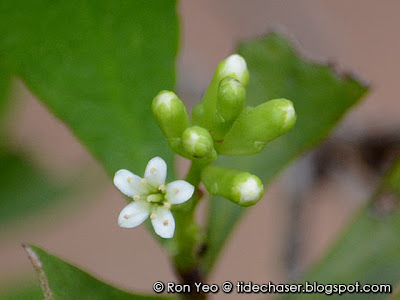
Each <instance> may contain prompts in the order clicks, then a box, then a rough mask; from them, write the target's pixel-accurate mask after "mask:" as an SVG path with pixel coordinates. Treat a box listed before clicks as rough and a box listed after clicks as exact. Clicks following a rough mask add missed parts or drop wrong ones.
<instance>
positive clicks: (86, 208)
mask: <svg viewBox="0 0 400 300" xmlns="http://www.w3.org/2000/svg"><path fill="white" fill-rule="evenodd" d="M399 9H400V2H398V1H395V0H392V1H389V0H384V1H373V0H350V1H348V0H340V1H311V0H297V1H294V0H293V1H261V0H247V1H239V0H223V1H222V0H219V1H213V0H203V1H195V0H184V1H182V2H181V4H180V7H179V10H180V15H181V17H182V34H183V38H182V41H181V44H182V48H181V53H180V58H179V62H178V72H179V91H180V94H181V95H182V96H183V97H182V98H183V99H184V101H186V102H187V103H193V102H194V101H198V100H199V99H200V96H201V94H202V92H203V91H204V89H205V88H206V86H207V84H208V80H209V79H210V78H211V75H212V73H213V70H214V68H215V66H216V64H217V63H218V62H219V61H220V60H221V59H223V58H224V57H226V56H227V55H229V54H231V53H232V52H233V49H234V45H235V44H236V42H238V41H240V40H242V39H249V38H252V37H257V36H260V35H262V34H264V33H265V32H267V31H269V30H271V29H277V30H279V31H281V32H284V33H285V34H287V35H288V36H289V37H291V38H292V39H294V40H295V43H296V45H297V47H298V49H299V50H300V51H301V52H302V53H303V54H304V55H306V56H307V57H310V58H313V59H315V60H318V61H327V60H330V61H334V62H335V63H336V64H337V66H338V68H339V69H343V70H351V71H353V72H355V73H357V74H359V75H360V76H361V77H362V78H363V79H367V80H368V82H371V83H372V91H371V92H370V93H369V95H368V96H367V98H366V99H365V101H364V102H363V103H362V104H361V105H359V106H358V107H356V108H355V109H354V110H352V111H351V112H350V113H349V114H348V115H347V116H346V119H345V120H344V122H343V123H342V124H341V126H340V127H339V128H338V129H337V130H336V132H335V136H336V137H337V138H339V139H345V140H357V139H360V137H361V138H362V137H363V136H365V135H368V134H381V133H384V132H389V131H396V130H397V132H399V129H400V118H399V116H400V105H399V101H398V94H399V92H398V80H399V78H400V68H399V67H398V66H399V63H400V56H399V53H400V39H399V38H398V32H399V29H400V19H399V18H398V13H399ZM15 97H16V98H17V99H18V100H19V102H18V105H17V106H16V107H15V110H14V111H13V114H12V116H11V117H10V121H9V123H8V128H9V134H10V139H11V142H12V144H13V145H14V147H16V148H23V149H25V152H27V153H29V155H30V156H31V157H33V159H34V161H35V163H36V164H37V165H38V166H39V167H40V168H42V169H43V170H45V171H47V172H49V173H50V174H52V175H54V176H65V178H67V177H68V174H72V173H74V171H76V170H78V169H79V167H80V166H81V165H85V164H86V165H89V166H91V167H92V168H93V169H94V170H96V172H97V174H98V178H96V180H97V181H98V186H99V190H98V194H97V195H96V196H95V197H93V196H91V197H92V198H93V199H91V200H90V201H86V200H85V202H86V203H85V204H84V205H83V206H80V208H79V210H78V211H75V212H74V213H73V214H64V215H61V216H60V217H59V218H58V219H56V218H55V217H54V215H55V214H57V212H56V210H55V211H53V210H51V211H46V212H45V213H44V214H43V215H42V217H41V218H37V217H32V218H29V219H27V220H26V221H25V222H24V223H21V224H18V226H12V227H6V228H0V289H1V287H2V286H4V285H5V282H8V281H9V280H10V278H18V277H19V276H20V274H25V275H26V276H32V275H33V271H32V270H31V267H30V265H29V263H28V261H27V259H26V257H25V255H24V252H23V251H22V249H21V247H20V242H21V241H27V242H30V243H34V244H37V245H40V246H41V247H43V248H45V249H47V250H49V251H50V252H52V253H55V254H57V255H59V256H60V257H63V258H64V259H66V260H68V261H70V262H73V263H74V264H76V265H78V266H80V267H82V268H83V269H86V270H88V271H89V272H90V273H93V274H95V275H96V276H98V277H101V278H103V279H105V280H107V281H109V282H112V283H114V284H116V285H118V286H121V287H125V288H128V289H134V290H141V291H147V292H151V286H152V283H154V282H155V281H156V280H161V281H172V280H174V275H173V272H172V270H171V268H170V266H169V263H168V261H167V259H166V257H165V255H164V254H163V252H162V250H161V249H160V248H159V247H158V245H157V244H156V242H155V241H154V240H153V239H152V238H151V236H150V235H149V234H148V233H147V232H146V230H145V229H144V228H143V227H140V228H138V229H135V230H122V229H120V228H119V227H118V225H117V222H116V220H117V216H118V214H119V211H120V210H121V208H122V207H123V206H124V204H125V203H124V199H123V197H122V195H121V194H120V193H119V192H118V191H117V190H116V189H115V188H114V186H113V185H112V182H111V180H108V179H107V178H106V175H105V173H104V172H103V170H102V169H101V167H100V166H99V165H98V163H97V162H95V161H94V160H93V159H92V158H90V156H89V154H88V153H87V151H86V150H85V149H84V148H83V147H82V146H81V145H80V144H79V143H78V142H77V141H76V140H75V138H74V137H73V136H72V135H71V133H70V132H69V131H68V129H67V128H66V127H65V126H64V125H63V124H61V123H59V122H58V121H57V120H56V119H55V118H54V117H53V116H51V115H50V114H49V113H48V112H47V111H46V110H45V108H43V107H42V106H41V105H40V104H39V103H38V101H37V100H36V99H34V97H33V96H32V95H31V94H30V93H29V92H28V91H27V90H25V89H24V88H23V87H22V85H19V86H18V90H17V91H16V96H15ZM349 155H352V156H351V157H352V159H351V161H352V163H351V164H349V165H348V166H347V167H346V169H345V170H339V171H337V172H336V171H335V172H334V174H333V175H332V176H330V177H329V180H323V181H321V182H319V183H318V185H317V186H316V188H313V189H311V190H308V189H307V190H305V191H304V189H303V191H302V192H303V193H304V195H305V197H306V198H307V199H308V200H307V202H306V204H305V205H304V206H303V209H302V212H301V216H300V225H301V231H300V232H299V233H298V239H297V240H298V242H299V243H298V244H297V246H296V253H295V256H296V262H295V264H294V266H293V265H292V266H291V267H290V266H289V269H288V266H287V264H286V263H285V255H286V251H287V250H286V249H287V245H288V243H289V245H290V242H288V237H287V234H288V231H289V230H290V225H288V224H290V221H291V218H292V215H290V214H289V213H288V212H290V209H289V207H290V205H291V203H292V202H291V201H293V199H292V198H293V194H294V195H296V192H298V190H293V188H291V189H288V188H287V187H289V186H290V187H291V186H296V185H297V186H300V189H301V186H302V184H303V183H304V181H299V178H301V177H302V176H297V175H296V174H302V172H304V170H307V168H308V167H309V165H308V164H309V161H308V160H307V158H306V159H303V160H302V161H301V162H300V163H298V164H296V165H295V166H293V167H291V168H290V169H289V170H287V171H285V172H284V173H283V174H282V175H281V176H280V177H279V179H278V180H277V181H276V182H275V183H274V184H273V185H272V186H271V187H269V189H268V190H267V192H266V195H265V197H264V199H263V200H262V201H261V202H260V203H259V204H258V208H257V209H253V210H251V211H250V213H249V214H248V215H247V216H246V217H245V218H244V220H243V222H242V223H241V225H240V228H238V230H237V232H236V234H235V236H234V237H233V238H232V239H231V240H230V241H229V244H228V245H227V247H226V251H225V252H224V255H223V258H222V259H221V261H220V262H219V264H218V266H217V268H216V270H215V272H214V273H213V275H212V277H211V279H210V282H211V283H222V282H223V281H225V280H231V281H233V282H235V281H238V280H243V281H250V280H253V281H255V282H259V283H263V282H268V281H273V282H276V283H279V282H286V281H287V280H288V278H292V276H293V275H296V274H298V272H299V271H302V270H304V269H305V268H306V267H307V266H308V265H309V264H310V263H312V262H314V261H315V260H316V259H318V257H320V256H321V255H322V253H323V252H324V250H325V249H326V248H327V247H329V245H330V244H331V243H332V241H333V240H334V238H335V237H336V236H337V234H338V233H339V232H340V230H341V229H342V228H343V227H344V226H345V225H346V224H347V222H348V220H349V217H350V216H351V215H352V213H353V212H354V211H355V210H356V209H357V208H358V207H359V206H360V204H361V203H362V202H363V199H365V196H366V195H367V193H368V191H369V186H370V179H369V177H368V175H366V174H365V170H364V167H363V165H362V164H361V163H360V164H359V163H358V162H357V158H358V154H357V152H355V153H353V152H352V154H349ZM353 158H354V159H353ZM299 172H301V173H299ZM82 176H85V174H82ZM304 184H307V182H305V183H304ZM82 201H83V200H82ZM68 209H70V208H67V210H68ZM61 210H64V208H63V207H62V208H61ZM58 211H59V210H58ZM52 214H53V215H52ZM57 216H58V214H57ZM200 217H201V216H200ZM224 297H227V295H222V294H218V295H216V296H214V298H215V299H219V298H224ZM229 297H230V298H232V299H236V298H237V299H240V298H241V297H240V296H237V295H234V294H231V295H229ZM253 297H254V298H257V299H258V298H262V296H261V295H253Z"/></svg>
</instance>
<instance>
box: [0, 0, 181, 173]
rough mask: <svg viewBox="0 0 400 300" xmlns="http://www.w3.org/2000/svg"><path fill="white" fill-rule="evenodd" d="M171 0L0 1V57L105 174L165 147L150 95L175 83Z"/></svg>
mask: <svg viewBox="0 0 400 300" xmlns="http://www.w3.org/2000/svg"><path fill="white" fill-rule="evenodd" d="M177 45H178V19H177V16H176V12H175V1H143V0H142V1H97V0H84V1H78V2H71V1H51V2H49V1H45V0H39V1H2V2H1V3H0V57H2V59H3V61H4V62H5V63H7V67H9V69H10V70H11V72H12V73H13V74H15V75H17V76H18V77H20V78H21V79H22V80H23V81H24V82H25V84H26V85H27V87H28V88H29V89H30V90H31V91H32V92H33V93H34V94H35V95H36V96H37V97H38V98H39V99H40V100H41V101H43V103H45V105H46V106H47V107H48V108H49V109H50V110H51V111H52V112H53V113H54V114H55V115H56V116H57V117H58V118H60V119H61V120H62V121H63V122H65V123H66V124H67V125H68V126H69V127H70V128H71V130H72V131H73V132H74V134H75V135H76V136H77V137H78V138H79V140H80V141H81V142H82V143H83V144H84V145H86V146H87V147H88V148H89V150H90V151H91V152H92V153H93V155H94V156H95V157H96V158H98V159H99V160H100V162H101V163H102V164H103V165H104V167H105V168H106V170H107V171H108V173H109V174H110V175H111V174H113V173H114V172H115V171H117V170H118V169H122V168H127V169H131V170H132V171H134V172H139V171H141V170H143V169H144V167H145V164H146V162H147V161H148V160H149V158H152V157H153V156H156V155H159V156H161V157H163V158H164V159H165V160H167V161H168V162H170V161H171V157H172V155H171V153H170V152H169V150H168V146H167V142H166V141H165V139H164V138H163V137H162V135H161V132H160V130H159V129H158V128H157V124H156V123H155V122H154V120H153V118H152V115H151V100H152V98H153V97H154V96H155V95H156V94H157V93H158V92H159V91H160V90H162V89H168V90H171V89H173V86H174V82H175V66H174V65H175V57H176V53H177Z"/></svg>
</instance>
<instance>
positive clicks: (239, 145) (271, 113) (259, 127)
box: [216, 99, 296, 155]
mask: <svg viewBox="0 0 400 300" xmlns="http://www.w3.org/2000/svg"><path fill="white" fill-rule="evenodd" d="M295 122H296V113H295V110H294V108H293V103H292V102H291V101H289V100H286V99H275V100H271V101H268V102H265V103H263V104H260V105H258V106H256V107H254V108H252V107H246V108H245V109H244V110H243V111H242V113H241V114H240V116H239V117H238V118H237V119H236V121H235V123H233V125H232V128H231V129H230V130H229V132H228V133H227V134H226V135H225V137H224V140H223V141H222V142H221V143H218V144H216V150H217V152H218V153H220V154H224V155H250V154H255V153H258V152H260V151H262V150H263V149H264V147H265V145H266V144H267V143H268V142H270V141H272V140H274V139H276V138H278V137H279V136H281V135H283V134H285V133H286V132H288V131H289V130H290V129H291V128H292V127H293V125H294V124H295Z"/></svg>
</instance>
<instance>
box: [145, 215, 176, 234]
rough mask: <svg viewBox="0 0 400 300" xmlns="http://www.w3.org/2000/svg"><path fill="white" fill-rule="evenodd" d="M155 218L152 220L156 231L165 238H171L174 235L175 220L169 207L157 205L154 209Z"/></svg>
mask: <svg viewBox="0 0 400 300" xmlns="http://www.w3.org/2000/svg"><path fill="white" fill-rule="evenodd" d="M152 214H154V215H155V218H154V219H152V220H151V223H152V224H153V228H154V231H155V232H156V233H157V234H158V235H159V236H161V237H162V238H164V239H170V238H172V237H173V236H174V231H175V220H174V216H173V215H172V213H171V211H170V210H169V209H168V208H164V207H157V208H155V209H153V210H152Z"/></svg>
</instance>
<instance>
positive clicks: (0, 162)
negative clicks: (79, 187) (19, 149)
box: [0, 149, 75, 225]
mask: <svg viewBox="0 0 400 300" xmlns="http://www.w3.org/2000/svg"><path fill="white" fill-rule="evenodd" d="M0 173H1V174H3V176H2V179H1V181H0V224H2V225H4V223H7V222H9V221H22V220H23V219H24V218H25V217H27V216H29V215H31V214H32V213H34V212H36V211H38V210H40V209H44V208H48V207H50V206H53V205H54V204H56V203H59V202H61V201H63V200H66V199H67V197H68V196H71V194H72V191H71V189H72V190H74V189H75V186H73V184H70V183H66V184H61V183H59V182H56V181H54V180H52V179H50V178H48V177H47V176H45V175H44V174H42V173H41V172H40V171H38V170H37V169H36V168H35V167H34V166H33V165H32V164H31V163H30V162H29V161H28V160H27V159H25V158H23V157H21V156H19V155H16V154H13V153H10V152H8V151H5V150H4V149H0Z"/></svg>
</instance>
